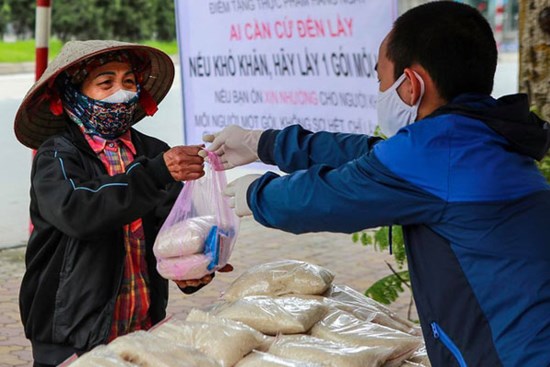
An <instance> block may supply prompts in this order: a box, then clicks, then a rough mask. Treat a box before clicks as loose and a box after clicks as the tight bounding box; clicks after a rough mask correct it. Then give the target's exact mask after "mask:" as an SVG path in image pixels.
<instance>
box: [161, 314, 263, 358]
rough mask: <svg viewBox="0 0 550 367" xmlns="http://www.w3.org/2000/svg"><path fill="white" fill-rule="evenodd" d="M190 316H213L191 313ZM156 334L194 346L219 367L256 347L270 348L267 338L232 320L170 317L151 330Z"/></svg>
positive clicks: (204, 317)
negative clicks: (178, 318) (183, 319)
mask: <svg viewBox="0 0 550 367" xmlns="http://www.w3.org/2000/svg"><path fill="white" fill-rule="evenodd" d="M190 316H191V319H200V318H203V319H209V320H210V321H214V320H213V317H210V316H204V315H200V314H198V313H193V312H192V313H191V314H190ZM151 333H153V334H154V335H156V336H159V337H161V338H165V339H167V340H174V341H176V342H177V343H180V344H185V345H189V346H192V347H194V348H197V349H198V350H200V351H201V352H203V353H204V354H206V355H208V356H210V357H212V358H213V359H215V360H216V361H217V362H218V363H219V364H220V366H222V367H231V366H233V365H235V364H236V363H237V362H238V361H240V360H241V359H242V358H243V357H244V356H245V355H247V354H248V353H250V352H251V351H252V350H253V349H255V348H265V349H267V348H268V347H269V343H268V340H269V338H268V337H267V336H265V335H262V334H261V333H260V332H258V331H256V330H254V329H252V328H250V327H249V326H247V325H244V324H240V323H237V322H236V321H232V320H219V321H218V322H212V323H207V322H199V321H181V320H169V321H167V322H165V323H163V324H162V325H159V326H158V327H156V328H155V329H154V330H152V331H151Z"/></svg>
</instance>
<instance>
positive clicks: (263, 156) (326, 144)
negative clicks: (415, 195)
mask: <svg viewBox="0 0 550 367" xmlns="http://www.w3.org/2000/svg"><path fill="white" fill-rule="evenodd" d="M380 140H382V139H381V138H378V137H372V136H368V135H363V134H344V133H331V132H326V131H322V132H317V133H313V132H311V131H308V130H305V129H304V128H302V127H301V126H300V125H293V126H289V127H287V128H285V129H283V130H266V131H264V132H263V133H262V135H261V137H260V141H259V144H258V156H259V158H260V160H261V161H262V162H264V163H267V164H273V165H277V166H278V167H279V168H280V169H281V171H283V172H295V171H298V170H302V169H308V168H310V167H312V166H314V165H317V164H325V165H328V166H330V167H339V166H341V165H343V164H345V163H347V162H349V161H351V160H353V159H355V158H358V157H360V156H362V155H364V154H366V153H368V152H369V151H370V150H371V149H372V147H373V146H374V144H376V143H377V142H379V141H380Z"/></svg>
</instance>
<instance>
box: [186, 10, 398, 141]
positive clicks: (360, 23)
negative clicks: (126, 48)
mask: <svg viewBox="0 0 550 367" xmlns="http://www.w3.org/2000/svg"><path fill="white" fill-rule="evenodd" d="M176 13H177V25H178V41H179V50H180V61H181V74H182V86H183V87H182V90H183V102H184V103H183V105H184V119H185V122H184V132H185V142H186V144H199V143H201V142H202V139H201V137H202V135H203V134H205V133H210V132H215V131H219V130H221V129H222V128H223V127H224V126H226V125H230V124H237V125H240V126H242V127H244V128H248V129H269V128H273V129H282V128H284V127H286V126H288V125H292V124H296V123H298V124H301V125H302V126H303V127H305V128H307V129H309V130H313V131H319V130H326V131H341V132H352V133H365V134H372V132H373V131H374V128H375V127H376V96H377V92H378V82H377V76H376V71H375V65H376V62H377V58H378V47H379V45H380V42H381V41H382V39H383V38H384V36H385V35H386V34H387V33H388V31H389V30H390V29H391V25H392V23H393V20H394V19H395V17H396V15H397V4H396V0H226V1H223V0H217V1H214V0H176Z"/></svg>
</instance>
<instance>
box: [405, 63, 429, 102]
mask: <svg viewBox="0 0 550 367" xmlns="http://www.w3.org/2000/svg"><path fill="white" fill-rule="evenodd" d="M403 72H404V73H405V75H406V76H407V81H408V82H409V88H407V91H406V93H407V95H406V98H407V99H408V100H407V102H408V104H409V105H411V106H414V105H415V104H416V103H417V102H418V100H419V99H420V98H421V97H422V94H424V88H425V85H424V81H423V80H421V79H419V78H422V76H421V75H420V73H421V72H419V71H416V70H413V69H411V68H405V70H403Z"/></svg>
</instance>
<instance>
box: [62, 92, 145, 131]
mask: <svg viewBox="0 0 550 367" xmlns="http://www.w3.org/2000/svg"><path fill="white" fill-rule="evenodd" d="M138 100H139V88H138V91H137V92H133V91H124V90H118V91H117V92H115V93H113V94H112V95H110V96H107V97H106V98H105V99H103V100H96V99H93V98H90V97H87V96H85V95H84V94H82V93H80V92H79V91H78V90H77V89H76V88H74V86H72V85H71V84H70V83H68V84H67V86H66V88H65V93H64V96H63V102H64V103H63V106H64V109H65V112H67V114H68V115H69V117H70V118H71V120H72V121H74V122H75V123H76V124H77V125H79V126H81V127H83V128H84V130H85V132H86V133H87V134H90V135H99V136H101V137H102V138H104V139H115V138H117V137H119V136H120V135H122V134H124V133H125V132H126V131H128V129H130V127H131V126H132V123H133V121H134V112H135V109H136V107H137V105H138ZM111 101H120V102H111Z"/></svg>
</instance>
